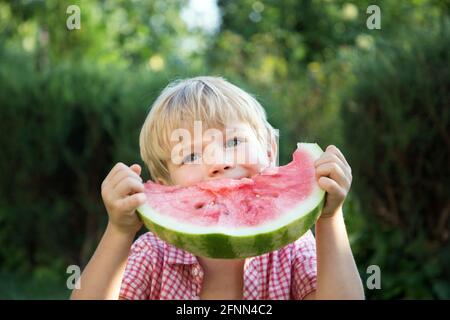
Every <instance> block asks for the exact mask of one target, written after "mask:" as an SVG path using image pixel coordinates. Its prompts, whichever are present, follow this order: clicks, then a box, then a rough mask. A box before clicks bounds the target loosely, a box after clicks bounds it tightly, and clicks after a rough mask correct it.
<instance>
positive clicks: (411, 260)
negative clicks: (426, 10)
mask: <svg viewBox="0 0 450 320" xmlns="http://www.w3.org/2000/svg"><path fill="white" fill-rule="evenodd" d="M406 32H407V34H405V33H402V32H399V37H398V38H397V39H395V40H392V39H389V42H386V41H383V42H382V41H378V42H377V44H376V50H373V51H371V52H369V53H363V54H360V55H358V58H357V62H356V63H355V64H354V81H353V83H352V86H351V88H350V90H349V92H348V95H347V96H346V97H345V99H344V104H343V110H342V112H343V117H342V118H343V121H344V140H345V141H346V148H347V150H348V151H349V159H350V162H351V164H352V166H353V170H354V174H353V176H354V190H355V191H356V193H357V194H358V196H359V199H360V203H361V212H362V213H363V214H364V216H365V219H367V223H366V224H365V225H364V229H363V230H360V238H359V239H358V241H357V242H356V246H357V250H356V254H357V256H358V258H359V260H360V261H365V262H366V264H367V265H369V264H377V265H379V266H380V268H381V272H382V283H383V287H382V290H381V291H371V292H368V294H369V296H371V297H378V298H379V297H383V298H393V297H397V298H399V297H404V298H432V297H434V298H447V299H448V298H450V268H449V267H448V266H449V265H450V250H449V249H450V247H449V232H450V222H449V214H450V200H449V199H450V197H449V195H450V166H449V164H450V68H449V66H450V23H449V21H448V20H443V21H440V22H437V23H435V24H434V25H433V26H431V27H429V28H428V29H423V30H417V29H412V28H409V29H408V30H407V31H406ZM363 272H365V270H364V271H363Z"/></svg>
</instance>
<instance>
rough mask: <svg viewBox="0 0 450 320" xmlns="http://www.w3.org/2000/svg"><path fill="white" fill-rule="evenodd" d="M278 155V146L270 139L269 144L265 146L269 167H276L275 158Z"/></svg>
mask: <svg viewBox="0 0 450 320" xmlns="http://www.w3.org/2000/svg"><path fill="white" fill-rule="evenodd" d="M277 155H278V145H277V142H276V139H275V138H273V139H270V144H268V146H267V156H268V157H269V160H270V165H271V166H277V165H278V163H277V159H278V157H277Z"/></svg>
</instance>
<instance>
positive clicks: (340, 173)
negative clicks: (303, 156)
mask: <svg viewBox="0 0 450 320" xmlns="http://www.w3.org/2000/svg"><path fill="white" fill-rule="evenodd" d="M316 176H317V177H318V178H320V177H322V176H324V177H330V178H332V179H333V180H335V181H336V182H337V183H338V184H339V185H340V186H342V187H344V188H346V189H347V188H349V187H350V183H351V181H350V179H349V177H347V176H346V174H345V173H344V170H343V169H342V168H341V167H340V166H339V165H338V164H337V163H335V162H327V163H324V164H321V165H319V166H318V167H317V168H316Z"/></svg>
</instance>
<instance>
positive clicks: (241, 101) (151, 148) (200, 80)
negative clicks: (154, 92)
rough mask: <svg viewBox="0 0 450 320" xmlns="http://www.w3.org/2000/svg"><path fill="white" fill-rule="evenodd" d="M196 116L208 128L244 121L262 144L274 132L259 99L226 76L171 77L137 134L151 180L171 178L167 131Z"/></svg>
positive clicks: (186, 124) (190, 120)
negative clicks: (225, 77)
mask: <svg viewBox="0 0 450 320" xmlns="http://www.w3.org/2000/svg"><path fill="white" fill-rule="evenodd" d="M197 120H200V121H202V123H203V124H206V126H207V127H209V128H218V127H221V128H225V127H226V125H227V124H229V123H230V121H235V120H239V121H243V122H245V123H247V124H249V125H250V127H251V128H252V129H254V130H255V133H256V135H257V137H258V140H259V141H260V142H261V143H263V144H267V143H269V141H273V140H272V139H273V138H275V136H277V131H276V130H275V129H273V127H272V126H271V125H270V124H269V122H268V121H267V117H266V113H265V111H264V109H263V107H262V106H261V105H260V104H259V102H258V101H257V100H256V99H255V98H254V97H253V96H251V95H250V94H249V93H247V92H245V91H244V90H242V89H240V88H238V87H237V86H235V85H233V84H231V83H230V82H228V81H227V80H225V79H223V78H221V77H210V76H202V77H195V78H189V79H183V80H176V81H173V82H172V83H170V84H169V85H168V86H167V87H166V88H165V89H164V90H163V91H162V92H161V94H160V95H159V96H158V98H157V99H156V100H155V102H154V103H153V105H152V107H151V109H150V112H149V113H148V115H147V118H146V119H145V122H144V124H143V126H142V129H141V133H140V137H139V145H140V151H141V157H142V160H143V161H144V162H145V164H146V165H147V167H148V169H149V171H150V175H151V178H152V180H154V181H157V180H158V178H160V179H163V180H164V181H166V182H170V174H169V171H168V167H167V161H168V160H169V159H170V154H171V151H170V149H171V141H170V133H171V132H173V130H175V129H178V128H182V127H185V128H186V126H188V127H191V126H192V125H193V123H194V121H197ZM189 124H190V126H189Z"/></svg>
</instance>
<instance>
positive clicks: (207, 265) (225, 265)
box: [198, 257, 245, 276]
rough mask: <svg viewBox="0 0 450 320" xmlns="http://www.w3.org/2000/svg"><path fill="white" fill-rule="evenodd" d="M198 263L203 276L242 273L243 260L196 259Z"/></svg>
mask: <svg viewBox="0 0 450 320" xmlns="http://www.w3.org/2000/svg"><path fill="white" fill-rule="evenodd" d="M198 261H199V263H200V265H201V266H202V268H203V271H204V272H205V274H208V275H222V276H226V275H230V276H231V275H236V274H238V276H240V275H241V274H242V273H243V271H244V264H245V259H211V258H204V257H198Z"/></svg>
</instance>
